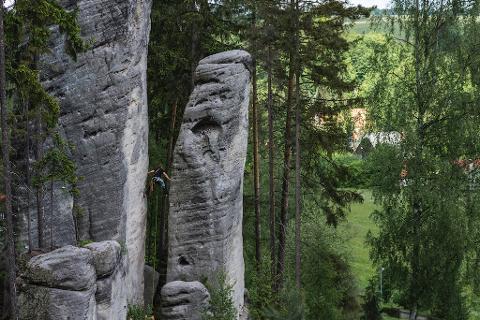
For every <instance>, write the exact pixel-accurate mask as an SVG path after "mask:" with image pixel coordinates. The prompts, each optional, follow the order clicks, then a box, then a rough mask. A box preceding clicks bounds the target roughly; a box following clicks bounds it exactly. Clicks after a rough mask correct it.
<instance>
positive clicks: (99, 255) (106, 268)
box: [85, 241, 122, 278]
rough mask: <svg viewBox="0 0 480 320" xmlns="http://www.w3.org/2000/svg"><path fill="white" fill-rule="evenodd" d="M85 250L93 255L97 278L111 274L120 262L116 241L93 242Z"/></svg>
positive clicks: (118, 247)
mask: <svg viewBox="0 0 480 320" xmlns="http://www.w3.org/2000/svg"><path fill="white" fill-rule="evenodd" d="M85 248H86V249H88V250H90V251H91V252H92V254H93V264H94V266H95V271H96V273H97V277H98V278H101V277H105V276H108V275H110V274H112V273H113V271H114V270H115V268H116V267H117V266H118V264H119V262H120V257H121V252H120V251H121V250H122V249H121V247H120V244H119V243H118V242H117V241H103V242H93V243H90V244H88V245H86V246H85Z"/></svg>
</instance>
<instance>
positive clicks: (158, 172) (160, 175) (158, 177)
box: [148, 166, 171, 192]
mask: <svg viewBox="0 0 480 320" xmlns="http://www.w3.org/2000/svg"><path fill="white" fill-rule="evenodd" d="M148 174H153V177H152V179H151V180H150V192H153V185H154V183H158V184H159V185H160V187H161V188H162V189H163V190H167V186H166V184H165V180H164V178H165V179H167V180H168V181H171V179H170V177H169V176H168V174H167V173H166V172H165V170H164V169H163V168H162V166H159V167H158V168H157V169H154V170H152V171H149V172H148Z"/></svg>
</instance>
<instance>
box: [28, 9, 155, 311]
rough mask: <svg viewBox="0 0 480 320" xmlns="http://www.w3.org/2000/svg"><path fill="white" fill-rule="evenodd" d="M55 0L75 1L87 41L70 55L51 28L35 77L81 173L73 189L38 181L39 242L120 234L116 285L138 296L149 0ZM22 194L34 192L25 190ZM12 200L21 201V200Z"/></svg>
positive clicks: (130, 296)
mask: <svg viewBox="0 0 480 320" xmlns="http://www.w3.org/2000/svg"><path fill="white" fill-rule="evenodd" d="M59 2H60V4H61V5H63V6H64V7H65V8H66V9H67V10H77V11H78V23H79V24H80V27H81V34H82V37H83V38H84V39H85V40H86V41H88V42H89V43H91V45H90V49H89V50H88V51H87V52H84V53H80V54H78V57H77V60H76V61H74V60H73V59H72V58H71V57H69V56H68V55H67V54H66V53H65V37H64V36H63V35H60V34H59V30H57V29H55V28H53V29H52V39H51V43H50V47H51V48H52V50H51V53H49V54H47V55H45V56H43V57H42V59H41V63H40V68H41V80H42V83H43V85H44V87H45V88H46V90H47V91H48V92H49V93H50V94H52V95H53V96H55V97H56V98H57V99H58V100H59V102H60V105H61V114H60V119H59V131H60V133H61V135H62V136H63V137H64V139H65V140H66V141H68V142H69V143H71V144H73V145H74V146H75V148H74V149H73V150H72V154H71V157H72V159H73V160H74V161H75V163H76V165H77V175H78V176H80V177H82V179H80V180H79V182H78V185H77V186H76V187H77V188H78V191H79V193H78V196H75V197H73V196H72V195H71V194H70V193H68V192H67V191H68V186H65V185H62V184H60V183H55V184H54V187H53V190H50V186H49V185H46V186H45V192H44V196H45V198H44V202H45V220H46V228H47V230H48V231H47V232H46V237H47V239H46V243H48V244H53V245H54V246H65V245H76V244H77V240H92V241H104V240H115V241H117V242H118V243H121V244H122V246H124V247H125V252H126V256H125V258H124V259H122V263H123V267H122V268H123V270H124V272H123V277H124V279H123V280H121V281H120V282H119V283H122V284H123V286H124V287H125V288H128V290H126V289H125V290H119V292H121V293H122V294H126V295H127V297H126V298H128V301H129V302H130V303H133V304H142V303H143V266H144V240H145V224H146V198H145V196H144V186H145V179H146V175H147V169H148V150H147V147H148V117H147V93H146V89H147V86H146V67H147V47H148V35H149V31H150V7H151V0H61V1H59ZM45 147H46V148H48V141H47V142H46V143H45ZM52 195H53V196H52ZM50 198H52V199H50ZM30 199H35V198H34V195H33V194H31V195H30ZM22 203H26V204H27V205H28V202H27V201H23V202H22ZM50 203H53V206H50ZM29 205H30V210H29V211H30V224H31V231H32V240H33V247H34V248H37V247H38V234H36V230H37V227H36V226H37V221H36V216H37V213H36V207H35V205H34V201H33V200H31V201H30V204H29ZM27 210H28V209H25V210H23V209H22V210H21V211H22V212H21V214H19V217H21V218H22V219H23V232H21V233H20V234H19V239H21V240H23V243H22V247H24V248H27V246H26V244H27V243H26V239H27V237H26V232H27V228H26V226H27V221H26V217H27V214H26V213H25V212H24V211H27ZM96 265H97V267H98V263H96ZM103 267H107V266H106V265H105V266H101V267H100V268H103ZM104 271H105V272H106V270H100V273H103V272H104ZM110 271H111V270H110ZM110 271H109V272H110ZM105 274H108V272H106V273H105ZM117 298H118V299H119V300H125V299H124V297H117Z"/></svg>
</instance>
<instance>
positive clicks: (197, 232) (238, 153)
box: [167, 50, 251, 310]
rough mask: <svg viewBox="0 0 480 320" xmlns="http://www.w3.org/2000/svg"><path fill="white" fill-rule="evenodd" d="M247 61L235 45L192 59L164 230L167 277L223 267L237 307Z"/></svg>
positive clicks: (212, 273)
mask: <svg viewBox="0 0 480 320" xmlns="http://www.w3.org/2000/svg"><path fill="white" fill-rule="evenodd" d="M250 68H251V57H250V55H249V54H248V53H247V52H245V51H240V50H235V51H229V52H224V53H220V54H216V55H213V56H210V57H207V58H205V59H203V60H202V61H200V64H199V66H198V68H197V70H196V72H195V89H194V91H193V93H192V94H191V96H190V101H189V103H188V105H187V107H186V109H185V113H184V116H183V122H182V126H181V129H180V134H179V137H178V140H177V144H176V146H175V155H174V165H173V172H172V179H173V181H172V183H171V189H170V215H169V232H168V234H169V257H168V271H167V282H170V281H177V280H182V281H187V282H190V281H200V280H202V279H205V278H207V279H208V280H209V281H210V282H211V283H215V282H216V281H217V279H218V277H219V276H220V275H221V274H224V275H225V277H226V279H227V281H228V282H229V283H230V284H231V285H233V294H234V296H233V299H234V302H235V305H236V307H237V309H239V310H240V309H241V308H242V306H243V296H244V261H243V244H242V243H243V240H242V215H243V171H244V166H245V159H246V152H247V140H248V139H247V135H248V105H249V93H250ZM169 285H170V284H168V283H167V288H168V286H169Z"/></svg>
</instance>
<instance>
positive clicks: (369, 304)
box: [362, 279, 382, 320]
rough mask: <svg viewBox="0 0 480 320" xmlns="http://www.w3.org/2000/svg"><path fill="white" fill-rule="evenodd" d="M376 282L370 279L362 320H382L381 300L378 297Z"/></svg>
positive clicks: (363, 305) (366, 290)
mask: <svg viewBox="0 0 480 320" xmlns="http://www.w3.org/2000/svg"><path fill="white" fill-rule="evenodd" d="M376 288H377V286H376V281H375V280H374V279H370V281H369V284H368V287H367V288H366V289H365V296H364V300H365V301H364V303H363V304H362V309H363V316H362V320H381V319H382V314H381V311H380V301H379V300H380V299H379V297H378V295H377V290H376Z"/></svg>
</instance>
